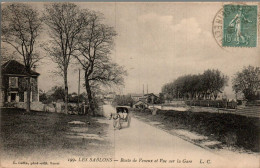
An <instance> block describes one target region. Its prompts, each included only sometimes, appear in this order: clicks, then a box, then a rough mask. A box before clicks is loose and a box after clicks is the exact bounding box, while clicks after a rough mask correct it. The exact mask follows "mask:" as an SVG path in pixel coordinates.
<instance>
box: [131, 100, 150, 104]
mask: <svg viewBox="0 0 260 168" xmlns="http://www.w3.org/2000/svg"><path fill="white" fill-rule="evenodd" d="M139 104H147V105H148V103H146V102H144V101H142V100H138V101H137V102H135V104H134V105H139Z"/></svg>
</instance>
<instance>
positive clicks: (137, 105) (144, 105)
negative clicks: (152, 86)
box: [133, 100, 149, 109]
mask: <svg viewBox="0 0 260 168" xmlns="http://www.w3.org/2000/svg"><path fill="white" fill-rule="evenodd" d="M148 106H149V105H148V104H147V103H146V102H143V101H141V100H139V101H137V102H136V103H135V104H134V105H133V107H134V108H138V109H144V108H148Z"/></svg>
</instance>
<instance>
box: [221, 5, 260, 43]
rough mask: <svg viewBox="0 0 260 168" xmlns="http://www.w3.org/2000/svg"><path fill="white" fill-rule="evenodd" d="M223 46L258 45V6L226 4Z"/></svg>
mask: <svg viewBox="0 0 260 168" xmlns="http://www.w3.org/2000/svg"><path fill="white" fill-rule="evenodd" d="M223 14H224V19H223V20H224V27H223V41H222V46H223V47H256V45H257V6H256V5H224V13H223Z"/></svg>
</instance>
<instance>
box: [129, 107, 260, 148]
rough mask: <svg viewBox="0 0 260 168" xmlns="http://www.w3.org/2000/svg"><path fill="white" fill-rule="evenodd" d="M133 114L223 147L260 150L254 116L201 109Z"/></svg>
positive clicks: (257, 125)
mask: <svg viewBox="0 0 260 168" xmlns="http://www.w3.org/2000/svg"><path fill="white" fill-rule="evenodd" d="M134 114H135V115H138V116H142V117H145V118H147V119H149V120H151V121H157V122H161V123H163V124H164V125H165V126H166V128H167V129H186V130H189V131H192V132H196V133H198V134H200V135H204V136H207V137H208V138H209V139H212V140H218V141H220V142H222V144H224V145H226V146H232V147H235V148H242V149H245V150H250V151H253V152H260V144H259V140H260V122H259V119H258V118H248V117H244V116H239V115H234V114H219V113H205V112H196V113H193V112H189V111H187V112H179V111H174V110H158V111H157V115H154V116H153V115H152V114H151V111H149V110H145V111H134Z"/></svg>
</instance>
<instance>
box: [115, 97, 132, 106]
mask: <svg viewBox="0 0 260 168" xmlns="http://www.w3.org/2000/svg"><path fill="white" fill-rule="evenodd" d="M112 103H113V105H115V106H117V105H118V106H132V105H133V104H134V100H133V99H132V97H131V96H130V95H116V96H115V98H114V99H113V102H112Z"/></svg>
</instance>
